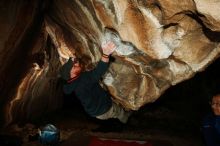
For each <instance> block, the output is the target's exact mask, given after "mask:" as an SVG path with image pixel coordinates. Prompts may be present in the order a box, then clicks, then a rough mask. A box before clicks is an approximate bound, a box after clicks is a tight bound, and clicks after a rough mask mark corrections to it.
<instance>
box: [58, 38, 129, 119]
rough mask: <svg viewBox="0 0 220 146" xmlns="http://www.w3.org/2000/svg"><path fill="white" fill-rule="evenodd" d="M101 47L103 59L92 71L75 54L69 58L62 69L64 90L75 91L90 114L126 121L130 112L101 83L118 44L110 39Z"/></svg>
mask: <svg viewBox="0 0 220 146" xmlns="http://www.w3.org/2000/svg"><path fill="white" fill-rule="evenodd" d="M101 48H102V57H101V60H100V61H99V62H98V64H97V66H96V67H95V68H94V69H93V70H91V71H84V70H83V66H82V64H81V62H80V60H79V59H78V58H76V57H75V56H73V57H71V58H69V60H68V61H67V63H65V64H64V65H63V66H62V67H61V69H60V74H61V78H62V79H64V80H65V84H64V86H63V90H64V93H65V94H71V93H72V92H74V94H75V95H76V97H77V98H78V99H79V101H80V102H81V104H82V105H83V107H84V110H85V111H86V112H87V114H89V115H90V116H92V117H96V118H97V119H101V120H106V119H110V118H117V119H119V120H120V121H121V122H122V123H126V122H127V120H128V117H129V115H130V112H128V111H125V110H124V109H123V108H122V107H121V106H120V105H118V104H116V103H114V102H113V101H112V100H111V95H110V94H109V93H108V92H107V91H106V90H104V89H103V88H102V87H101V86H100V84H99V81H100V79H101V77H102V75H104V73H105V72H106V71H107V69H108V66H109V62H110V61H109V57H110V55H111V54H112V53H113V52H114V50H115V49H116V46H115V44H114V43H113V42H110V41H109V42H106V43H104V44H103V45H102V46H101Z"/></svg>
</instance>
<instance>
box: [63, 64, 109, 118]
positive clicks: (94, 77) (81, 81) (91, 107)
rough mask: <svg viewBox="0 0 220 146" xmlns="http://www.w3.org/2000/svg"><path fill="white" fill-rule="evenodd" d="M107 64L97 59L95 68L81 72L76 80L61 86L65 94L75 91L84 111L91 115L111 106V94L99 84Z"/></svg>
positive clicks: (93, 115) (100, 113)
mask: <svg viewBox="0 0 220 146" xmlns="http://www.w3.org/2000/svg"><path fill="white" fill-rule="evenodd" d="M108 66H109V63H105V62H103V61H99V63H98V65H97V66H96V68H95V69H93V70H91V71H86V72H82V73H81V75H80V76H79V77H78V78H77V79H76V80H74V81H73V82H71V83H67V84H64V87H63V90H64V93H65V94H71V93H72V92H74V93H75V95H76V96H77V98H78V99H79V100H80V102H81V104H82V105H83V107H84V109H85V111H86V112H87V113H88V114H89V115H90V116H92V117H96V116H99V115H102V114H104V113H105V112H107V111H108V110H109V109H110V107H111V106H112V100H111V96H110V95H109V94H108V92H106V91H105V90H104V89H103V88H102V87H101V86H100V84H99V81H100V79H101V77H102V75H103V74H104V73H105V72H106V71H107V69H108Z"/></svg>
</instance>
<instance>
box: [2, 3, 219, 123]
mask: <svg viewBox="0 0 220 146" xmlns="http://www.w3.org/2000/svg"><path fill="white" fill-rule="evenodd" d="M0 6H1V16H2V17H0V19H1V22H3V23H1V24H0V25H1V27H0V29H1V32H2V33H1V34H0V52H1V53H0V56H1V57H0V63H1V66H2V67H1V69H0V77H1V80H2V83H1V86H0V87H1V91H3V92H2V93H1V99H0V101H1V104H2V105H3V106H2V107H3V109H2V111H3V112H4V115H5V117H3V119H4V120H5V121H6V123H8V122H11V121H13V120H19V119H27V120H29V119H32V118H36V117H37V116H41V115H42V114H43V113H44V112H49V111H52V110H54V109H57V108H59V107H60V106H61V103H62V102H61V101H62V99H61V98H62V90H61V84H60V82H59V75H58V72H59V68H60V66H61V65H62V64H63V63H65V62H66V61H67V59H68V58H69V57H70V56H72V55H73V54H76V55H77V56H79V57H81V58H82V59H83V60H84V64H85V66H86V69H87V70H90V69H91V68H93V67H94V66H95V65H96V63H97V62H98V60H99V59H100V56H101V49H100V44H101V43H102V42H103V41H106V40H112V41H114V42H115V43H116V44H117V49H116V51H115V52H114V53H113V57H114V58H115V61H114V62H113V63H112V64H111V66H110V68H109V70H108V72H107V73H106V74H105V76H104V80H103V82H102V83H103V85H104V86H105V87H106V89H108V90H109V92H110V93H111V94H112V97H113V100H115V101H116V102H117V103H120V104H122V105H123V106H124V107H125V108H127V109H128V110H131V109H132V110H138V109H139V108H140V107H142V106H143V105H145V104H147V103H150V102H154V101H155V100H157V99H158V98H159V97H160V96H161V95H162V94H163V92H164V91H165V90H166V89H168V88H169V87H171V86H173V85H176V84H177V83H180V82H182V81H184V80H186V79H189V78H191V77H193V76H194V75H195V74H196V73H197V72H199V71H202V70H204V69H205V67H207V66H208V65H209V64H210V63H212V62H213V61H214V60H215V59H216V58H217V57H218V56H219V51H220V45H219V42H220V39H219V37H220V33H219V28H220V18H219V15H218V14H217V13H218V9H219V8H220V3H219V2H218V1H212V2H210V1H208V0H195V1H192V0H182V1H181V2H180V1H177V0H176V1H169V0H155V1H154V0H148V1H142V0H136V1H135V0H122V1H117V0H111V1H103V0H88V1H85V0H81V1H69V0H57V1H53V3H48V1H44V3H42V2H39V1H37V0H36V1H32V2H30V3H25V2H19V3H17V4H14V3H10V2H7V3H6V2H1V5H0ZM24 8H25V9H24Z"/></svg>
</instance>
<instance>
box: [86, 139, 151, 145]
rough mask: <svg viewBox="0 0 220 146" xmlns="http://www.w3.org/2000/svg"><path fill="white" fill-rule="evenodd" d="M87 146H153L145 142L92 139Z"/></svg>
mask: <svg viewBox="0 0 220 146" xmlns="http://www.w3.org/2000/svg"><path fill="white" fill-rule="evenodd" d="M88 146H153V145H152V144H151V143H149V142H147V141H137V140H125V139H106V138H98V137H92V138H91V140H90V143H89V145H88Z"/></svg>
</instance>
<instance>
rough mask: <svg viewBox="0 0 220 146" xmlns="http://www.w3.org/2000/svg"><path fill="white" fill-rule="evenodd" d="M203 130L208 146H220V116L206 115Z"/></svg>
mask: <svg viewBox="0 0 220 146" xmlns="http://www.w3.org/2000/svg"><path fill="white" fill-rule="evenodd" d="M202 131H203V135H204V139H205V142H206V145H207V146H220V116H215V115H214V114H209V115H208V116H206V117H205V118H204V121H203V124H202Z"/></svg>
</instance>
